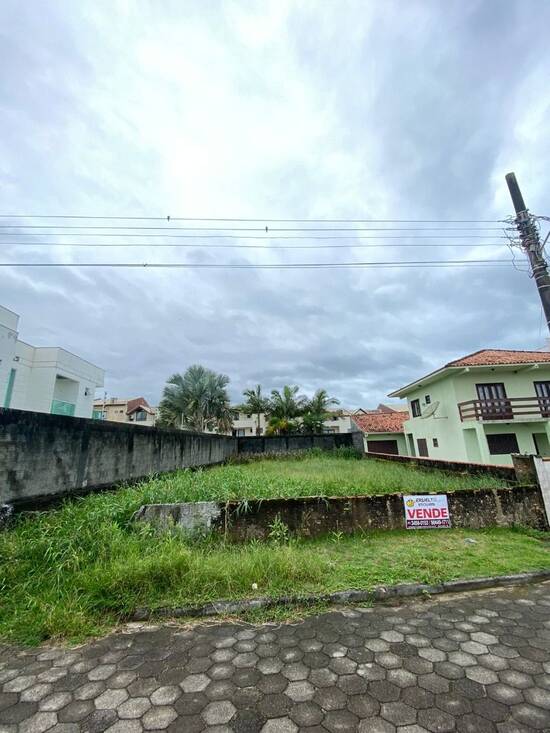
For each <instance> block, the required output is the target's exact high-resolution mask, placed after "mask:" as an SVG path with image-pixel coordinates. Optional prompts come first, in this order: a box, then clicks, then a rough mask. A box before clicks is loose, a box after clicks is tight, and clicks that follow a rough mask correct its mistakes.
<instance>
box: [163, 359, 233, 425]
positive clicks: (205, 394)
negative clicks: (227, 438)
mask: <svg viewBox="0 0 550 733" xmlns="http://www.w3.org/2000/svg"><path fill="white" fill-rule="evenodd" d="M228 384H229V377H227V376H226V375H225V374H216V373H215V372H213V371H211V370H210V369H206V368H205V367H203V366H201V365H200V364H194V365H193V366H190V367H189V368H188V369H187V371H186V372H185V373H184V374H173V375H172V376H171V377H170V378H169V379H168V381H167V383H166V386H165V388H164V390H163V393H162V400H161V402H160V405H159V411H160V424H161V425H165V426H169V427H181V428H184V427H187V428H190V429H191V430H196V431H197V432H200V433H202V432H204V431H205V430H213V429H214V428H217V430H218V432H229V431H230V430H231V425H232V414H231V408H230V404H229V395H228V394H227V385H228Z"/></svg>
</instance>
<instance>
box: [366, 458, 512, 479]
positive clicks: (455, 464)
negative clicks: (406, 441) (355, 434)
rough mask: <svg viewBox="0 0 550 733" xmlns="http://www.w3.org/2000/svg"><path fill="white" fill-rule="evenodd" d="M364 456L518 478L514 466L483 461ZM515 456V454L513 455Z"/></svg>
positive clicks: (442, 468) (424, 466)
mask: <svg viewBox="0 0 550 733" xmlns="http://www.w3.org/2000/svg"><path fill="white" fill-rule="evenodd" d="M365 458H367V459H372V460H377V461H394V462H396V463H403V464H405V465H409V466H414V467H415V468H422V469H430V468H431V469H435V470H437V471H443V472H444V473H463V474H473V475H475V474H480V473H485V474H489V475H491V476H497V477H498V478H502V479H504V480H505V481H516V480H519V479H518V478H517V476H516V473H517V472H516V469H515V468H514V466H496V465H488V464H485V463H468V462H466V461H443V460H438V459H436V458H418V457H417V458H413V457H411V456H393V455H387V454H382V453H365ZM514 458H515V456H514Z"/></svg>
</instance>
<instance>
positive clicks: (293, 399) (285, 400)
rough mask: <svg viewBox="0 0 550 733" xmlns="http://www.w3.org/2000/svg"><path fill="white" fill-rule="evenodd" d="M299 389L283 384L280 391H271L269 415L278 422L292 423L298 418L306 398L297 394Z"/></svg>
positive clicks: (295, 386)
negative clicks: (277, 419) (278, 420)
mask: <svg viewBox="0 0 550 733" xmlns="http://www.w3.org/2000/svg"><path fill="white" fill-rule="evenodd" d="M299 391H300V388H299V387H298V386H297V385H294V386H293V387H291V386H289V385H288V384H285V386H284V387H283V389H282V391H279V390H277V389H274V390H272V391H271V402H270V405H271V406H270V413H271V415H272V416H273V417H275V418H279V419H280V420H287V421H289V422H290V421H292V420H293V419H294V418H297V417H299V416H300V415H301V414H302V412H303V411H304V408H305V406H306V404H307V398H306V397H304V396H303V395H301V394H298V393H299Z"/></svg>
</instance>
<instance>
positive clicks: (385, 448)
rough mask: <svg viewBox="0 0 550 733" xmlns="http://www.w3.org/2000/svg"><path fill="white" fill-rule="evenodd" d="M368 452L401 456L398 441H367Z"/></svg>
mask: <svg viewBox="0 0 550 733" xmlns="http://www.w3.org/2000/svg"><path fill="white" fill-rule="evenodd" d="M367 450H368V452H369V453H391V454H392V455H395V456H398V455H399V449H398V447H397V440H367Z"/></svg>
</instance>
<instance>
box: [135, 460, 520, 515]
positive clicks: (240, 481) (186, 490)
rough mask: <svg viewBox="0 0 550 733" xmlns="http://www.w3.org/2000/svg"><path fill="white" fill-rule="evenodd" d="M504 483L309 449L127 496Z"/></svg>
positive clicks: (183, 477) (180, 475) (217, 496)
mask: <svg viewBox="0 0 550 733" xmlns="http://www.w3.org/2000/svg"><path fill="white" fill-rule="evenodd" d="M335 454H336V455H335ZM505 483H506V482H505V481H503V479H499V478H494V477H492V476H469V475H468V474H464V475H456V474H445V473H442V472H440V471H433V470H432V471H422V470H420V469H415V468H411V467H410V466H406V465H402V464H399V463H390V462H387V461H373V460H370V459H369V460H360V459H358V458H357V455H356V454H355V453H354V452H353V451H350V450H349V449H340V450H339V451H334V453H333V454H330V453H322V452H321V451H311V452H310V453H309V454H305V455H304V454H301V455H298V456H297V457H294V458H292V457H290V458H289V457H285V458H284V459H282V460H277V459H271V460H265V459H261V458H258V459H256V460H251V461H250V462H249V463H244V464H236V465H227V466H222V467H219V468H211V469H207V470H205V471H178V472H176V473H173V474H169V475H165V476H162V477H160V478H157V479H154V480H152V481H149V482H147V483H146V484H142V485H140V486H139V487H137V488H136V489H135V491H134V493H133V494H132V492H131V491H130V492H129V493H127V494H126V496H127V497H128V498H129V499H130V498H131V497H132V498H135V499H136V508H137V507H138V506H139V505H141V504H146V503H155V502H156V503H160V502H173V501H207V500H218V501H225V500H227V499H266V498H269V497H281V496H282V497H296V496H351V495H355V494H386V493H390V492H392V491H404V492H419V491H422V492H425V491H428V492H429V491H453V490H455V489H464V488H472V489H477V488H482V487H496V486H502V485H503V484H505Z"/></svg>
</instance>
